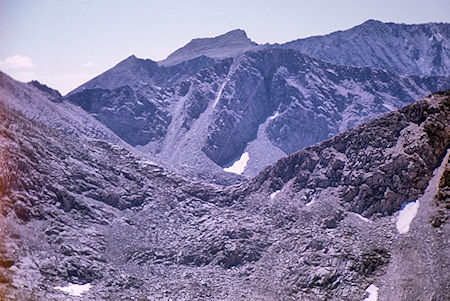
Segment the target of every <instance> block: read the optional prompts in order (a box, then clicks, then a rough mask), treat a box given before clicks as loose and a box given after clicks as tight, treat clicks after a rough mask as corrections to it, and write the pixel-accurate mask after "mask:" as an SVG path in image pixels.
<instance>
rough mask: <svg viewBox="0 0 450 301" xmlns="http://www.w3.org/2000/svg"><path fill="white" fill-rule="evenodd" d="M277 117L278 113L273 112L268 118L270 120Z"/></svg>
mask: <svg viewBox="0 0 450 301" xmlns="http://www.w3.org/2000/svg"><path fill="white" fill-rule="evenodd" d="M278 115H280V114H279V113H278V112H275V114H273V115H272V116H270V120H272V119H275V118H277V117H278Z"/></svg>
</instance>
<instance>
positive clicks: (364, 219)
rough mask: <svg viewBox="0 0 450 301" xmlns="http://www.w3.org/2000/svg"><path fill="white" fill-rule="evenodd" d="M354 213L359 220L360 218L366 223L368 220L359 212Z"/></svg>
mask: <svg viewBox="0 0 450 301" xmlns="http://www.w3.org/2000/svg"><path fill="white" fill-rule="evenodd" d="M354 214H355V215H356V217H357V218H359V219H360V220H362V221H364V222H366V223H368V222H370V220H369V219H368V218H367V217H364V216H362V215H361V214H358V213H354Z"/></svg>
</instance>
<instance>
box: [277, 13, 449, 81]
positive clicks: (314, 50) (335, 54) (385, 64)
mask: <svg viewBox="0 0 450 301" xmlns="http://www.w3.org/2000/svg"><path fill="white" fill-rule="evenodd" d="M449 41H450V24H448V23H428V24H417V25H406V24H395V23H383V22H380V21H375V20H369V21H367V22H364V23H363V24H361V25H358V26H356V27H353V28H351V29H348V30H344V31H337V32H334V33H331V34H328V35H324V36H315V37H310V38H305V39H299V40H295V41H292V42H288V43H285V44H283V47H286V48H291V49H296V50H298V51H300V52H302V53H305V54H308V55H311V56H313V57H316V58H319V59H322V60H324V61H327V62H331V63H335V64H341V65H349V66H366V67H373V68H381V69H386V70H391V71H393V72H396V73H400V74H417V75H431V74H442V75H448V74H449V73H450V44H449V43H450V42H449Z"/></svg>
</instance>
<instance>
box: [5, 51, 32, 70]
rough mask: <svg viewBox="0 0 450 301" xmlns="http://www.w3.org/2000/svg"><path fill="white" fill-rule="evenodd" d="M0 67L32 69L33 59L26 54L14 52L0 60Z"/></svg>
mask: <svg viewBox="0 0 450 301" xmlns="http://www.w3.org/2000/svg"><path fill="white" fill-rule="evenodd" d="M0 68H4V69H32V68H34V64H33V61H32V60H31V58H29V57H27V56H22V55H20V54H16V55H13V56H10V57H7V58H6V59H4V60H0Z"/></svg>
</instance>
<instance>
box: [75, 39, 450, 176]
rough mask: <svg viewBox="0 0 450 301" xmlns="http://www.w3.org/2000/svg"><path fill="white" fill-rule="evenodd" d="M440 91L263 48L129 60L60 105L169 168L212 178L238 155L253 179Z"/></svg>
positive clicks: (424, 80) (427, 81)
mask: <svg viewBox="0 0 450 301" xmlns="http://www.w3.org/2000/svg"><path fill="white" fill-rule="evenodd" d="M199 61H201V62H203V63H205V64H203V65H202V64H199ZM131 62H132V66H135V64H137V65H138V66H140V67H139V68H138V69H135V68H134V67H130V65H129V64H130V63H131ZM146 64H151V65H152V66H154V68H155V69H154V70H153V69H152V70H153V71H152V72H153V73H152V75H151V77H148V76H147V75H145V76H143V75H142V72H141V71H142V70H143V69H142V68H144V67H143V66H144V65H146ZM141 67H142V68H141ZM183 70H184V71H183ZM186 70H187V71H186ZM183 72H184V73H183ZM161 78H164V80H161V81H158V80H159V79H161ZM156 84H158V85H159V84H161V86H157V85H156ZM119 85H123V86H120V87H116V86H119ZM114 87H115V88H114ZM447 88H450V78H449V77H448V76H424V77H419V76H404V75H398V74H395V73H392V72H389V71H383V70H374V69H370V68H362V67H347V66H339V65H333V64H329V63H325V62H323V61H320V60H317V59H314V58H312V57H309V56H306V55H303V54H301V53H299V52H297V51H294V50H289V49H280V48H274V47H265V48H258V49H256V50H253V51H247V52H246V53H245V54H242V55H240V56H238V57H235V58H228V59H223V60H213V59H207V58H205V57H199V58H195V59H193V60H190V61H186V62H183V63H181V64H180V65H175V66H170V67H158V66H157V65H156V63H155V62H152V63H150V62H149V60H141V59H136V58H128V59H126V60H125V61H123V62H121V63H119V64H118V65H117V66H116V67H114V68H112V69H111V70H109V71H107V72H105V73H104V74H102V75H100V76H98V77H97V78H95V79H93V80H91V81H90V82H88V83H87V84H85V85H83V86H81V87H80V88H77V89H76V90H75V91H73V92H71V93H70V94H69V95H68V96H67V97H66V99H67V100H68V101H69V102H71V103H73V104H76V105H79V106H80V107H81V108H83V109H84V110H86V111H87V112H89V113H90V114H92V115H93V116H95V117H96V118H97V119H98V120H99V121H101V122H102V123H104V124H105V125H106V126H108V127H109V128H110V129H111V130H112V131H114V132H115V133H116V134H117V135H118V136H119V137H121V138H122V139H123V140H124V141H126V142H127V143H129V144H131V145H133V146H136V147H137V148H138V149H140V150H141V151H143V152H146V153H149V154H151V155H152V156H156V157H157V158H159V159H160V160H162V161H165V162H167V164H175V165H181V166H183V165H185V166H191V167H194V168H200V167H204V168H207V169H209V170H214V171H218V172H219V171H221V170H222V169H223V168H228V167H229V166H230V165H232V164H233V163H235V162H236V161H238V159H239V158H241V157H243V156H244V154H245V155H246V156H248V162H246V166H244V170H243V171H242V173H243V174H244V175H247V176H252V175H255V174H256V173H258V172H259V171H260V170H262V169H263V168H264V167H265V166H267V165H269V164H272V163H274V162H275V161H276V160H277V159H279V158H281V157H283V156H285V155H286V154H290V153H292V152H294V151H297V150H299V149H302V148H304V147H306V146H309V145H312V144H314V143H317V142H319V141H323V140H325V139H327V138H330V137H332V136H334V135H336V134H337V133H339V132H342V131H344V130H346V129H348V128H350V127H353V126H355V125H357V124H360V123H361V122H364V121H366V120H369V119H370V118H374V117H376V116H379V115H381V114H383V113H386V112H388V111H391V110H395V109H397V108H400V107H402V106H404V105H406V104H408V103H411V102H412V101H414V100H415V99H419V98H421V97H423V96H425V95H427V94H429V93H431V92H433V91H438V90H442V89H447Z"/></svg>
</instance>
